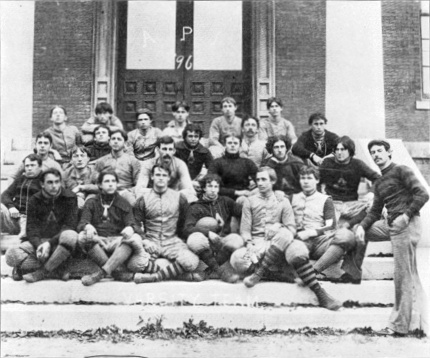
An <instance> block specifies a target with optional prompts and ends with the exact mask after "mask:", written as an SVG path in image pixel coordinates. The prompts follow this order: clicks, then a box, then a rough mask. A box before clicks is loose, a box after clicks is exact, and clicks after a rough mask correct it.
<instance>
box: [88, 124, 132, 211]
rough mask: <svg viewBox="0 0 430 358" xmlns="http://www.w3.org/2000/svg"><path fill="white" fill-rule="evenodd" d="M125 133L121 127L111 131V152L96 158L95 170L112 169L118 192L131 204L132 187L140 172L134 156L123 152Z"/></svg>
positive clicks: (99, 171)
mask: <svg viewBox="0 0 430 358" xmlns="http://www.w3.org/2000/svg"><path fill="white" fill-rule="evenodd" d="M127 138H128V137H127V133H125V132H124V131H123V130H121V129H116V130H114V131H112V132H111V136H110V141H109V144H110V147H111V149H112V151H111V153H110V154H108V155H105V156H104V157H101V158H100V159H98V160H97V162H96V166H95V170H96V172H97V173H101V172H102V171H106V170H114V171H115V173H116V174H117V175H118V192H119V194H120V195H121V196H122V197H124V198H125V199H126V200H127V201H128V202H129V203H130V204H131V205H134V203H135V202H136V196H135V192H134V187H135V186H136V183H137V179H138V177H139V173H140V162H139V161H138V160H137V159H136V158H135V157H134V155H130V154H128V153H125V152H124V148H125V142H126V141H127Z"/></svg>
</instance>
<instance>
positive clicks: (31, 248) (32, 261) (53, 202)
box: [6, 168, 78, 283]
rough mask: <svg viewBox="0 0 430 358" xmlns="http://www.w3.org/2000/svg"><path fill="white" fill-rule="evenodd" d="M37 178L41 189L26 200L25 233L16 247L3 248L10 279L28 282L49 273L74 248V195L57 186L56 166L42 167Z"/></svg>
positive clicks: (49, 274) (75, 215) (75, 217)
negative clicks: (10, 274)
mask: <svg viewBox="0 0 430 358" xmlns="http://www.w3.org/2000/svg"><path fill="white" fill-rule="evenodd" d="M40 181H41V186H42V190H41V191H39V192H38V193H36V194H34V195H33V196H32V197H31V198H30V201H29V202H28V210H27V235H26V237H25V238H24V241H23V242H22V243H21V245H20V246H19V247H17V248H10V249H9V250H8V251H7V252H6V263H7V264H8V265H9V266H12V267H13V268H14V272H13V278H14V280H20V279H22V278H24V280H25V281H27V282H30V283H31V282H36V281H40V280H44V279H45V278H46V277H48V276H51V274H52V273H54V272H55V271H56V269H57V268H58V267H59V266H60V265H61V264H62V263H63V262H65V261H66V260H67V259H68V258H69V257H70V255H71V254H72V253H73V252H74V251H75V248H76V244H77V241H78V233H77V232H76V231H75V230H76V224H77V220H78V205H77V200H76V195H75V194H74V193H72V192H71V191H70V190H67V189H64V188H62V187H61V173H60V172H59V171H58V170H56V169H53V168H51V169H48V170H46V171H44V172H43V173H42V175H41V177H40ZM34 270H36V271H34ZM32 271H34V272H32ZM26 272H31V273H27V274H25V273H26Z"/></svg>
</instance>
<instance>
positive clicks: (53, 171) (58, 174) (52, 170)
mask: <svg viewBox="0 0 430 358" xmlns="http://www.w3.org/2000/svg"><path fill="white" fill-rule="evenodd" d="M48 174H52V175H55V176H56V177H59V178H60V180H61V178H62V177H61V172H60V171H59V170H58V169H56V168H48V169H46V170H44V171H43V172H42V175H41V176H40V182H41V183H44V182H45V177H46V176H47V175H48Z"/></svg>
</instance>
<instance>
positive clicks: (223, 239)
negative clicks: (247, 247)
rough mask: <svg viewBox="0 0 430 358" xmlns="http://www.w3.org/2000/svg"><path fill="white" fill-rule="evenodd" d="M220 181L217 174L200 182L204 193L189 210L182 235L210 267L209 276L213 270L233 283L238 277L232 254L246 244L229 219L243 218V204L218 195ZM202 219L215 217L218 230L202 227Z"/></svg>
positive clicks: (208, 176)
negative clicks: (231, 226)
mask: <svg viewBox="0 0 430 358" xmlns="http://www.w3.org/2000/svg"><path fill="white" fill-rule="evenodd" d="M220 184H221V178H220V177H219V176H218V175H215V174H208V175H206V176H205V177H204V178H203V179H202V180H201V181H200V186H201V188H202V196H201V198H200V199H199V200H198V201H196V202H194V203H191V204H190V206H189V208H188V210H187V215H186V218H185V225H184V232H183V237H184V238H186V239H187V245H188V247H189V248H190V250H191V251H192V252H194V253H195V254H197V255H198V256H199V258H200V259H201V260H202V261H203V262H204V263H205V264H206V265H207V266H208V269H207V270H206V277H209V276H210V274H211V273H212V272H214V273H216V274H218V276H219V277H220V278H221V280H223V281H225V282H229V283H234V282H237V280H238V279H239V276H238V275H237V274H235V273H234V272H233V270H232V267H231V265H230V262H229V260H230V256H231V253H232V252H233V251H235V250H237V249H238V248H240V247H242V246H243V239H242V238H241V237H240V236H239V235H238V234H234V233H231V229H230V221H231V218H232V217H236V218H237V219H240V216H241V214H242V207H241V205H239V204H238V203H235V202H234V200H233V199H231V198H229V197H226V196H219V195H218V194H219V190H220ZM203 218H205V219H207V218H212V219H213V222H214V223H215V224H216V227H217V229H216V230H214V231H210V230H209V229H206V228H203V229H202V228H201V227H199V225H197V224H198V222H199V221H200V219H203ZM218 234H219V236H218Z"/></svg>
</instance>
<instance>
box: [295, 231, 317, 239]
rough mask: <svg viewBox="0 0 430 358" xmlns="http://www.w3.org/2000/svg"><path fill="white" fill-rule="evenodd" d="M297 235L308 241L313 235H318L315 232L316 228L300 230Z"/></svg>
mask: <svg viewBox="0 0 430 358" xmlns="http://www.w3.org/2000/svg"><path fill="white" fill-rule="evenodd" d="M297 236H298V237H299V239H300V240H303V241H306V240H308V239H310V238H311V237H315V236H317V235H316V233H315V230H303V231H299V232H298V233H297Z"/></svg>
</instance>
